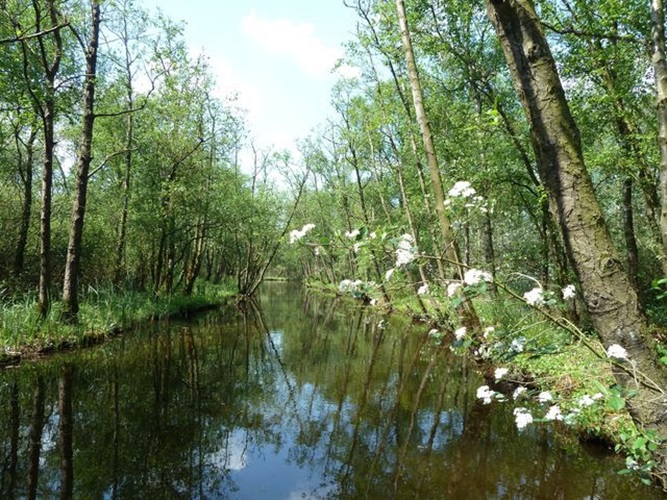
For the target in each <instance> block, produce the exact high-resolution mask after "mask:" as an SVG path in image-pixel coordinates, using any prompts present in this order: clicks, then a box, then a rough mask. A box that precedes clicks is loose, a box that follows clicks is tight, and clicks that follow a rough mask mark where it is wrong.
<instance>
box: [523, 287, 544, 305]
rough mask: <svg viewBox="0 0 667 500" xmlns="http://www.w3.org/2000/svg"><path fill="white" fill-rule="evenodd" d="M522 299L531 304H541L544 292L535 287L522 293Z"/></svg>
mask: <svg viewBox="0 0 667 500" xmlns="http://www.w3.org/2000/svg"><path fill="white" fill-rule="evenodd" d="M523 300H525V301H526V302H528V304H529V305H531V306H541V305H543V304H544V293H543V292H542V289H541V288H540V287H535V288H533V289H532V290H531V291H530V292H526V293H524V294H523Z"/></svg>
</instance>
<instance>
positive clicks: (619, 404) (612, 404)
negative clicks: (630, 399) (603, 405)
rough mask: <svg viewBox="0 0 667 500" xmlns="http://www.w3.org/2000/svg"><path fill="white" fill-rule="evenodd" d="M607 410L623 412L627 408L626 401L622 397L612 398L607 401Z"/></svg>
mask: <svg viewBox="0 0 667 500" xmlns="http://www.w3.org/2000/svg"><path fill="white" fill-rule="evenodd" d="M607 408H610V409H612V410H614V411H621V410H622V409H623V408H625V399H623V398H622V397H620V396H612V397H610V398H608V399H607Z"/></svg>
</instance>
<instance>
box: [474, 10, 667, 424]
mask: <svg viewBox="0 0 667 500" xmlns="http://www.w3.org/2000/svg"><path fill="white" fill-rule="evenodd" d="M486 5H487V12H488V16H489V18H490V20H491V22H492V24H493V25H494V27H495V30H496V32H497V34H498V37H499V39H500V43H501V45H502V48H503V51H504V53H505V58H506V59H507V62H508V64H509V67H510V72H511V75H512V79H513V81H514V86H515V87H516V90H517V92H518V93H519V96H520V98H521V102H522V105H523V108H524V111H525V113H526V116H527V118H528V122H529V125H530V129H531V140H532V144H533V148H534V150H535V155H536V158H537V159H538V166H539V171H540V176H541V177H542V180H543V182H544V185H545V188H546V192H547V196H548V199H549V206H550V209H551V211H552V213H553V214H554V216H555V218H556V219H557V220H558V221H559V223H560V225H561V228H562V231H563V237H564V243H565V249H566V252H567V253H568V255H569V256H570V261H571V262H572V263H573V265H574V268H575V272H576V274H577V276H578V278H579V281H580V283H581V288H582V291H583V297H584V302H585V304H586V307H587V308H588V311H589V312H590V315H591V320H592V322H593V326H594V328H595V330H596V331H597V333H598V335H599V337H600V339H601V341H602V343H603V345H604V346H605V347H609V346H611V345H612V344H620V345H621V346H623V347H625V349H626V350H627V352H628V357H629V359H630V360H631V361H630V362H628V363H627V364H631V365H632V369H633V370H634V373H635V374H636V376H637V379H635V377H633V376H631V375H630V374H628V372H626V371H625V370H623V369H622V367H621V366H618V365H614V372H615V376H616V379H617V381H618V382H619V383H620V385H621V386H623V387H624V388H626V389H633V390H634V389H636V390H637V394H636V396H635V397H634V398H630V400H629V401H628V403H629V409H630V412H631V414H632V416H633V417H634V418H635V420H636V421H637V422H638V423H639V424H640V425H644V426H647V427H649V428H654V429H656V430H658V431H659V432H660V433H661V434H667V432H665V431H667V425H666V423H667V422H666V417H667V414H666V409H667V405H666V404H665V403H667V399H666V398H665V393H664V389H663V388H665V387H667V383H666V378H665V374H664V372H663V371H662V370H661V369H660V368H659V367H658V366H657V365H656V363H655V362H654V356H653V353H652V350H651V349H650V346H649V344H648V341H647V340H646V339H645V338H644V336H643V334H644V333H645V329H646V319H645V317H644V314H643V311H642V310H641V308H640V306H639V304H638V301H637V294H636V293H635V291H634V290H633V288H632V287H631V286H630V284H629V281H628V276H627V274H626V273H625V271H624V269H623V266H622V264H621V261H620V259H619V257H618V254H617V252H616V250H615V248H614V246H613V243H612V240H611V237H610V235H609V232H608V230H607V226H606V224H605V221H604V218H603V216H602V211H601V209H600V206H599V204H598V202H597V199H596V197H595V193H594V190H593V185H592V182H591V179H590V177H589V175H588V172H587V170H586V167H585V165H584V161H583V154H582V148H581V142H580V138H579V131H578V129H577V126H576V124H575V123H574V120H573V118H572V115H571V114H570V110H569V107H568V104H567V101H566V99H565V93H564V91H563V87H562V84H561V82H560V79H559V77H558V72H557V69H556V64H555V62H554V59H553V57H552V55H551V51H550V49H549V46H548V44H547V41H546V38H545V36H544V33H543V32H542V29H541V25H540V22H539V19H538V17H537V14H536V13H535V8H534V6H533V3H532V1H531V0H486ZM646 377H648V379H650V380H652V381H653V382H649V381H648V379H647V378H646Z"/></svg>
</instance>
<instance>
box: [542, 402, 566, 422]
mask: <svg viewBox="0 0 667 500" xmlns="http://www.w3.org/2000/svg"><path fill="white" fill-rule="evenodd" d="M544 419H545V420H563V414H562V413H561V411H560V407H559V406H558V405H553V406H550V407H549V411H547V414H546V415H545V416H544Z"/></svg>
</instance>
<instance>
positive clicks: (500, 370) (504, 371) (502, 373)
mask: <svg viewBox="0 0 667 500" xmlns="http://www.w3.org/2000/svg"><path fill="white" fill-rule="evenodd" d="M508 372H509V370H508V369H507V368H496V371H495V372H494V374H493V375H494V376H495V377H496V380H500V379H501V378H503V377H504V376H505V375H507V373H508Z"/></svg>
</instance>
